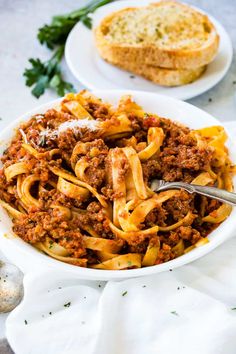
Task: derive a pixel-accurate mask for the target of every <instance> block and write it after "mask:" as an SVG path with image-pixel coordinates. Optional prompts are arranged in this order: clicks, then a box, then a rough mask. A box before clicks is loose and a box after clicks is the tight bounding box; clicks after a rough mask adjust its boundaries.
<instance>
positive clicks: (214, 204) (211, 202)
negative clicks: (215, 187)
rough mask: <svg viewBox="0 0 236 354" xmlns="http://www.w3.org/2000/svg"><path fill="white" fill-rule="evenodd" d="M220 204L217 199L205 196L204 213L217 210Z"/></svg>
mask: <svg viewBox="0 0 236 354" xmlns="http://www.w3.org/2000/svg"><path fill="white" fill-rule="evenodd" d="M221 205H222V203H221V202H219V201H218V200H215V199H210V198H207V205H206V208H205V215H207V214H210V213H212V212H213V211H214V210H217V209H218V208H219V207H220V206H221Z"/></svg>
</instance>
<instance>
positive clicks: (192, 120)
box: [0, 90, 236, 280]
mask: <svg viewBox="0 0 236 354" xmlns="http://www.w3.org/2000/svg"><path fill="white" fill-rule="evenodd" d="M94 94H95V95H97V96H98V97H101V98H102V99H103V100H105V101H107V102H110V103H112V104H116V103H117V102H118V100H119V98H120V97H121V96H122V95H124V94H131V95H132V97H133V98H134V100H135V101H136V102H137V103H138V104H139V105H141V106H142V107H143V108H144V110H145V111H147V112H152V113H157V114H159V115H160V116H162V117H168V118H171V119H172V120H176V121H179V122H181V123H183V124H185V125H187V126H189V127H190V128H193V129H199V128H202V127H206V126H210V125H221V123H220V122H219V121H218V120H216V119H215V118H213V117H212V116H211V115H210V114H208V113H206V112H204V111H202V110H200V109H199V108H196V107H195V106H193V105H191V104H189V103H186V102H182V101H179V100H177V99H174V98H171V97H168V96H163V95H159V94H154V93H148V92H141V91H131V90H113V91H112V90H107V91H94ZM56 102H58V100H56V101H52V102H49V103H47V104H44V105H42V106H40V107H38V108H35V109H34V110H32V111H31V112H28V113H26V114H25V115H23V116H21V117H20V118H18V119H17V120H16V121H14V122H13V123H12V124H11V125H10V126H9V127H7V128H6V129H5V130H4V131H2V132H1V133H0V141H1V146H0V155H2V152H3V151H4V149H5V148H6V147H7V145H8V144H9V142H10V140H11V138H12V136H13V134H14V129H15V128H16V127H18V125H19V124H20V123H21V122H22V121H26V120H28V119H29V118H30V117H31V116H32V115H33V114H36V113H44V112H45V111H46V110H47V109H49V108H52V107H53V106H54V104H55V103H56ZM228 147H229V151H230V154H231V159H232V160H233V161H234V163H236V146H235V144H234V143H233V141H232V140H230V139H229V141H228ZM234 183H236V178H234ZM11 225H12V222H11V219H10V218H9V216H8V214H7V213H6V211H5V210H4V209H3V208H0V249H1V251H2V252H3V253H4V254H5V255H6V257H7V258H8V259H9V260H10V261H11V262H13V263H14V264H16V265H17V266H19V267H20V268H21V269H22V270H23V271H24V272H26V273H27V272H30V271H34V270H42V269H45V268H46V269H48V270H50V269H57V270H59V271H60V270H61V271H67V272H68V273H70V274H73V276H75V277H78V278H83V279H90V280H111V279H124V278H131V277H138V276H144V275H150V274H154V273H159V272H163V271H168V270H169V269H173V268H176V267H180V266H183V265H184V264H187V263H189V262H192V261H194V260H196V259H197V258H200V257H202V256H204V255H206V254H207V253H209V252H211V251H212V250H213V249H214V248H216V247H217V246H219V245H220V244H221V243H223V242H224V241H226V240H227V239H229V238H230V237H231V236H232V235H233V231H234V230H235V229H236V208H235V209H233V211H232V213H231V215H230V216H229V217H228V219H227V220H226V221H224V222H223V223H222V224H221V225H220V226H219V227H218V228H217V229H216V230H215V231H213V232H212V233H211V234H210V236H209V240H210V242H209V243H208V244H206V245H204V246H202V247H199V248H196V249H194V250H192V251H191V252H189V253H187V254H185V255H183V256H181V257H178V258H176V259H174V260H172V261H169V262H167V263H163V264H160V265H156V266H152V267H146V268H140V269H130V270H123V271H117V270H116V271H114V270H98V269H89V268H80V267H76V266H73V265H70V264H66V263H62V262H59V261H57V260H55V259H53V258H50V257H49V256H47V255H45V254H42V253H40V252H39V251H38V250H36V249H35V248H34V247H32V246H30V245H29V244H27V243H26V242H24V241H23V240H21V239H20V238H18V237H15V236H14V234H13V232H12V231H11Z"/></svg>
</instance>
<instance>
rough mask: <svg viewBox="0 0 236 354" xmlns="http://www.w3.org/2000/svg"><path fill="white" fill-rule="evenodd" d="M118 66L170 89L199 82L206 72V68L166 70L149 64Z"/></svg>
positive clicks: (124, 64) (126, 62) (120, 64)
mask: <svg viewBox="0 0 236 354" xmlns="http://www.w3.org/2000/svg"><path fill="white" fill-rule="evenodd" d="M111 64H112V63H111ZM116 66H118V67H119V68H121V69H123V70H126V71H129V72H131V73H133V74H136V75H139V76H142V77H144V78H145V79H147V80H150V81H152V82H154V83H156V84H158V85H161V86H169V87H173V86H181V85H186V84H189V83H191V82H193V81H195V80H197V79H198V78H199V77H200V76H201V75H202V74H203V72H204V71H205V70H206V66H201V67H198V68H196V69H189V70H188V69H187V70H185V69H166V68H160V67H157V66H153V65H147V64H140V65H136V63H132V62H130V61H125V62H122V63H119V64H116Z"/></svg>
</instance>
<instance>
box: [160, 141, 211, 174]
mask: <svg viewBox="0 0 236 354" xmlns="http://www.w3.org/2000/svg"><path fill="white" fill-rule="evenodd" d="M211 158H212V151H211V150H210V149H204V150H203V149H201V150H200V149H198V148H197V147H189V146H185V145H181V144H180V145H178V146H176V147H166V148H164V149H163V151H162V152H161V153H160V163H161V166H162V170H164V171H166V170H168V169H169V168H173V167H175V168H176V167H177V168H181V169H188V170H193V171H199V170H201V171H205V170H207V169H208V168H209V163H210V161H211Z"/></svg>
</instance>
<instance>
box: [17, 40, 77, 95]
mask: <svg viewBox="0 0 236 354" xmlns="http://www.w3.org/2000/svg"><path fill="white" fill-rule="evenodd" d="M63 53H64V46H61V47H59V48H58V49H57V50H56V52H55V53H54V54H53V56H52V57H51V58H50V59H49V60H48V61H46V62H41V60H40V59H38V58H37V59H29V62H30V64H31V68H29V69H26V70H25V72H24V74H23V76H25V77H26V85H27V86H29V87H31V86H34V87H33V90H32V91H31V92H32V94H33V95H34V96H35V97H36V98H39V97H40V96H41V95H43V94H44V92H45V90H46V89H48V88H51V89H53V90H55V91H56V92H57V94H58V95H59V96H64V94H65V93H66V92H70V91H74V89H73V86H72V84H70V83H69V82H66V81H64V79H63V77H62V73H61V69H60V66H59V63H60V61H61V59H62V56H63Z"/></svg>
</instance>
